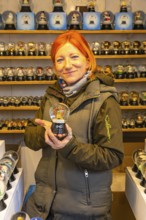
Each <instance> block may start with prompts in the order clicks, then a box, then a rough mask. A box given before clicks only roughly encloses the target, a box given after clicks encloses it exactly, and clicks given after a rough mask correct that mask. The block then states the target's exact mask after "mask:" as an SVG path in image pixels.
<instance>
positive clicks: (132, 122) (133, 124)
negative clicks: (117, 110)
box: [129, 118, 135, 128]
mask: <svg viewBox="0 0 146 220" xmlns="http://www.w3.org/2000/svg"><path fill="white" fill-rule="evenodd" d="M129 128H135V120H134V119H133V118H130V121H129Z"/></svg>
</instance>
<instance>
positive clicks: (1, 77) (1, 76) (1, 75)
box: [0, 67, 6, 81]
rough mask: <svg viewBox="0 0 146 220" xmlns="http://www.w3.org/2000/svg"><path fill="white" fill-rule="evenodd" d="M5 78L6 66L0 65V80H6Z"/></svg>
mask: <svg viewBox="0 0 146 220" xmlns="http://www.w3.org/2000/svg"><path fill="white" fill-rule="evenodd" d="M5 78H6V77H5V73H4V68H3V67H0V81H5Z"/></svg>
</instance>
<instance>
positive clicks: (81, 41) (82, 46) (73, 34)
mask: <svg viewBox="0 0 146 220" xmlns="http://www.w3.org/2000/svg"><path fill="white" fill-rule="evenodd" d="M67 42H69V43H71V44H72V45H74V46H75V47H76V48H77V49H78V50H79V51H80V52H81V53H82V54H83V55H84V56H85V57H86V58H87V59H88V60H89V70H91V71H92V72H94V71H95V69H96V60H95V57H94V55H93V53H92V51H91V49H90V46H89V44H88V42H87V41H86V40H85V38H84V37H83V36H82V35H81V34H80V33H79V32H78V31H75V30H69V31H66V32H64V33H63V34H60V35H59V36H58V37H57V38H56V39H55V40H54V42H53V44H52V47H51V59H52V61H53V63H55V56H56V53H57V51H58V49H59V48H60V47H61V46H63V45H64V44H65V43H67Z"/></svg>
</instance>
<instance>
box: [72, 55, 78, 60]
mask: <svg viewBox="0 0 146 220" xmlns="http://www.w3.org/2000/svg"><path fill="white" fill-rule="evenodd" d="M78 57H79V56H78V55H73V56H72V57H71V58H72V59H78Z"/></svg>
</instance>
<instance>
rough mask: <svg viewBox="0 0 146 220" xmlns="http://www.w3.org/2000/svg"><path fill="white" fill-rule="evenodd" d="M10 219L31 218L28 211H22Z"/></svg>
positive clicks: (28, 219)
mask: <svg viewBox="0 0 146 220" xmlns="http://www.w3.org/2000/svg"><path fill="white" fill-rule="evenodd" d="M34 219H35V218H34ZM10 220H30V217H29V215H28V214H27V213H26V212H24V211H20V212H16V213H15V214H13V215H12V217H11V219H10ZM36 220H37V219H36Z"/></svg>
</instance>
